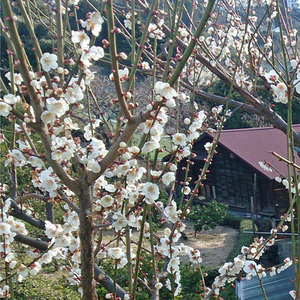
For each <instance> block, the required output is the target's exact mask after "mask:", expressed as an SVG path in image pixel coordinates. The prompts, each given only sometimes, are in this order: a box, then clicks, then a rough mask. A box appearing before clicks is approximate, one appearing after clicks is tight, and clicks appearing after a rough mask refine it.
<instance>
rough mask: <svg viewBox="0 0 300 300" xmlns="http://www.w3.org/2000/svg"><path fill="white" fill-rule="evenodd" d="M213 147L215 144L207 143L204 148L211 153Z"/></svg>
mask: <svg viewBox="0 0 300 300" xmlns="http://www.w3.org/2000/svg"><path fill="white" fill-rule="evenodd" d="M212 146H213V143H210V142H207V143H205V145H204V148H205V150H206V151H207V152H210V150H211V148H212Z"/></svg>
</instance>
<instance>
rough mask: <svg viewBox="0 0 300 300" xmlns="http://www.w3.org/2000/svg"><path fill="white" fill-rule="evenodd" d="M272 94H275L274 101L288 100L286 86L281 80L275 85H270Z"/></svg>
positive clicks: (282, 101)
mask: <svg viewBox="0 0 300 300" xmlns="http://www.w3.org/2000/svg"><path fill="white" fill-rule="evenodd" d="M271 88H272V91H273V95H274V96H275V98H274V101H275V102H281V103H284V104H286V103H287V102H288V97H287V86H286V84H285V83H283V82H279V83H278V84H277V85H271Z"/></svg>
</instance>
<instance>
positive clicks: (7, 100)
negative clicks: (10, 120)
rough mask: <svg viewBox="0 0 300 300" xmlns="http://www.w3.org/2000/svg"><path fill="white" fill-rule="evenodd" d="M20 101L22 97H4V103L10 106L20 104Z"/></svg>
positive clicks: (11, 95)
mask: <svg viewBox="0 0 300 300" xmlns="http://www.w3.org/2000/svg"><path fill="white" fill-rule="evenodd" d="M20 99H21V98H20V96H15V95H13V94H7V95H5V96H4V97H3V100H4V102H5V103H7V104H10V105H14V104H16V103H18V102H20Z"/></svg>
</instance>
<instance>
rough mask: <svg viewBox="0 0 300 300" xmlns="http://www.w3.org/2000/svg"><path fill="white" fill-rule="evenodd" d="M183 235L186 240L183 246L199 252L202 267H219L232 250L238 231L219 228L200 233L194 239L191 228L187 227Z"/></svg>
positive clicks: (223, 227)
mask: <svg viewBox="0 0 300 300" xmlns="http://www.w3.org/2000/svg"><path fill="white" fill-rule="evenodd" d="M185 233H186V235H187V238H188V239H187V240H186V241H184V244H186V245H187V246H190V247H193V248H194V249H198V250H200V253H201V257H202V260H203V262H202V265H203V266H219V265H222V264H223V263H225V262H226V258H227V256H228V254H229V253H230V252H231V251H232V250H233V248H234V245H235V243H236V241H237V237H238V233H239V231H238V230H237V229H233V228H230V227H225V226H219V227H217V228H215V229H213V230H211V231H209V230H207V231H202V232H200V233H198V234H197V236H196V237H195V235H194V230H193V227H192V226H187V229H186V231H185Z"/></svg>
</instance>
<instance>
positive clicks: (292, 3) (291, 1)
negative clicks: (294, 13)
mask: <svg viewBox="0 0 300 300" xmlns="http://www.w3.org/2000/svg"><path fill="white" fill-rule="evenodd" d="M286 6H287V7H289V8H291V9H295V8H296V9H298V8H299V6H300V1H299V0H287V1H286Z"/></svg>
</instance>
